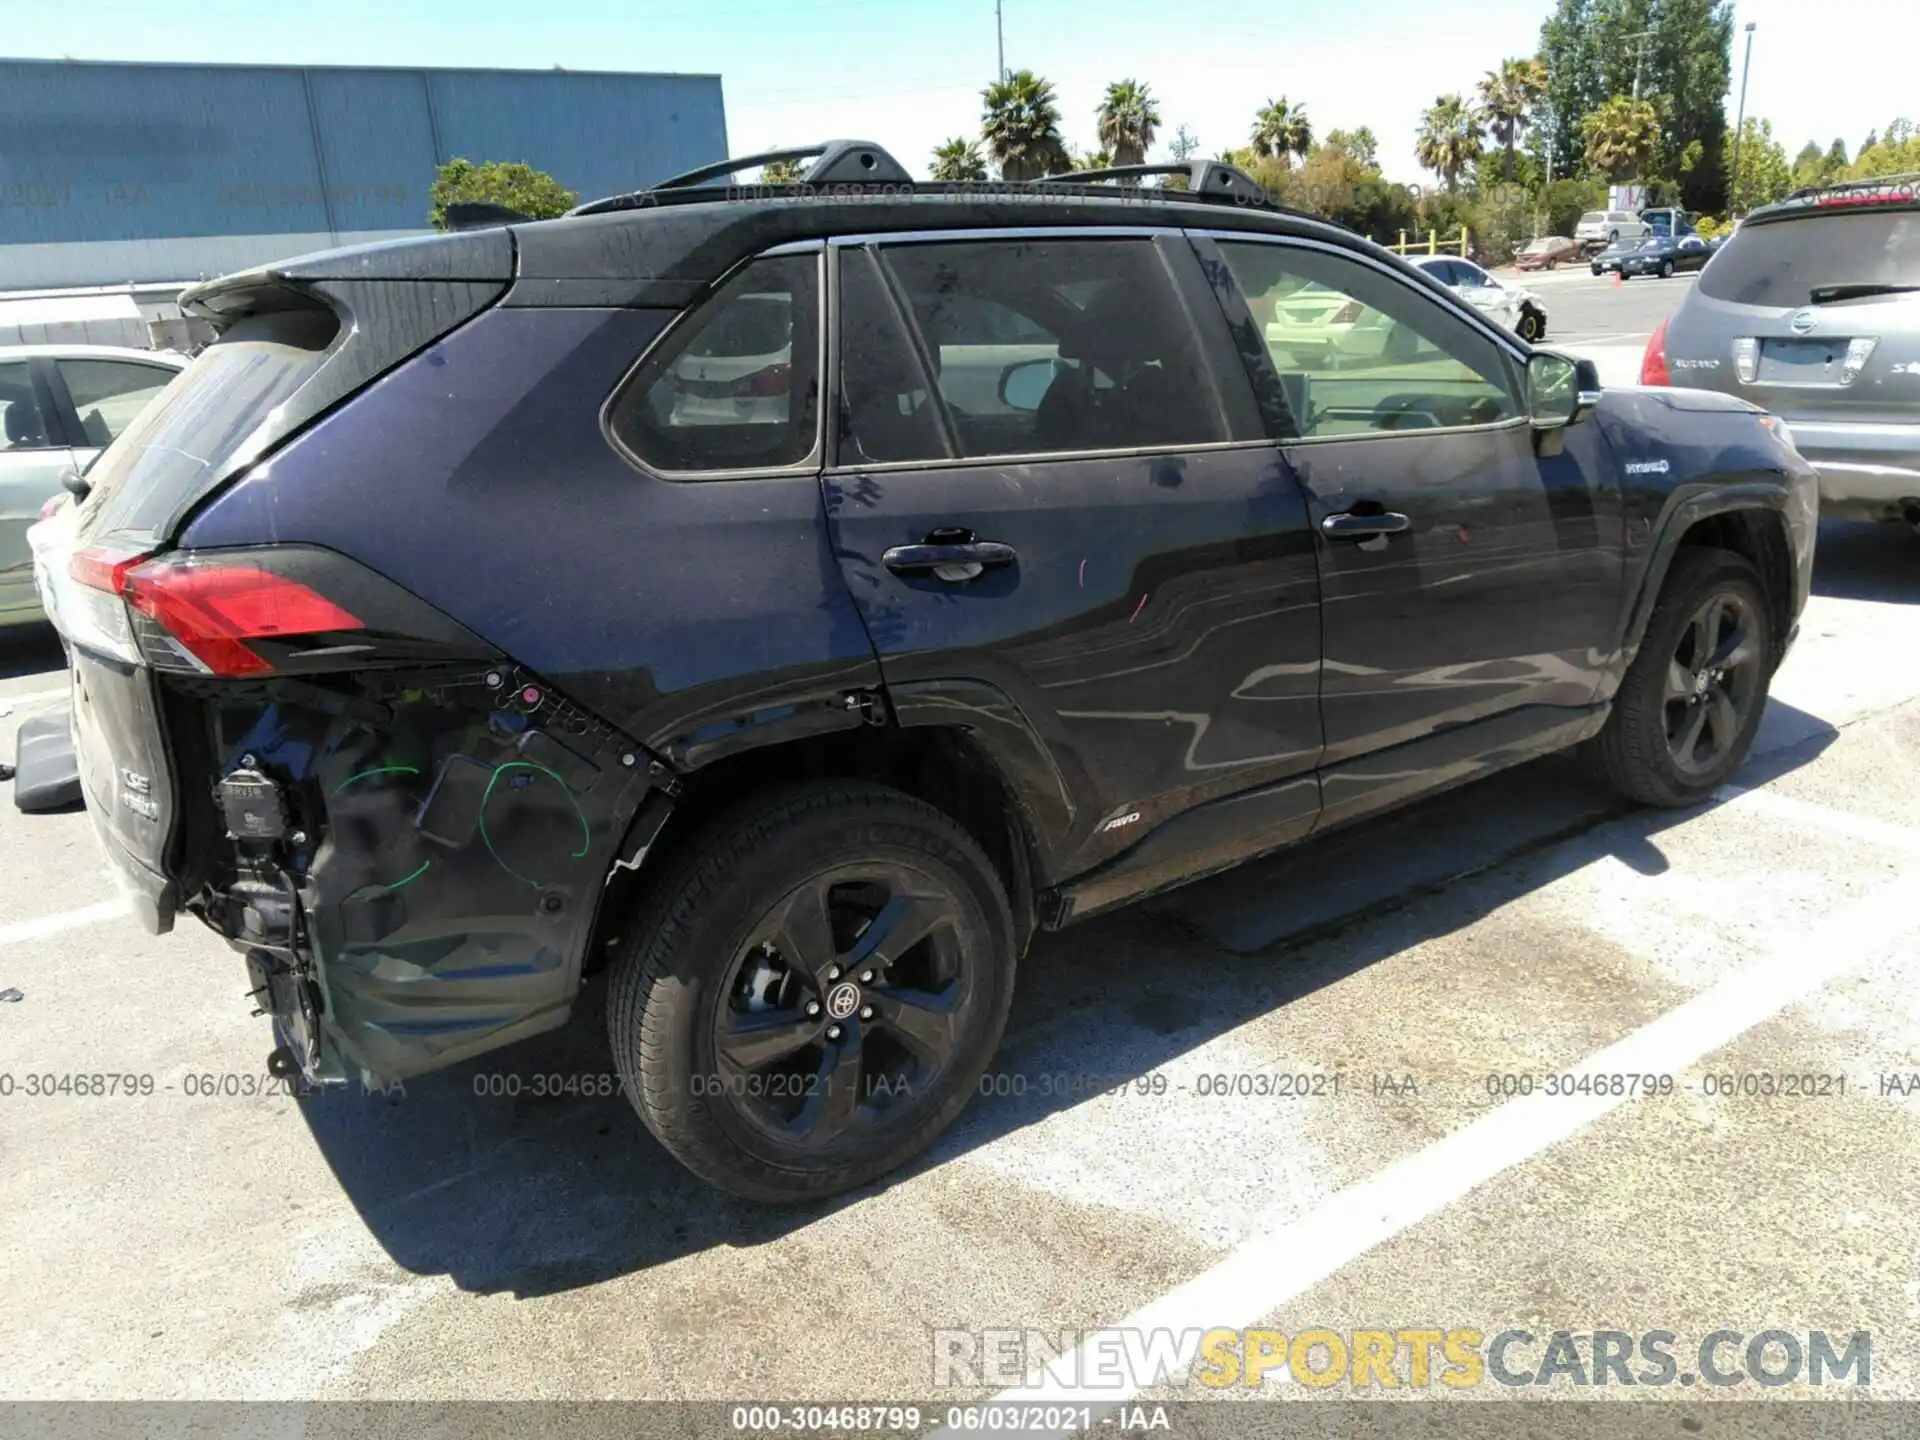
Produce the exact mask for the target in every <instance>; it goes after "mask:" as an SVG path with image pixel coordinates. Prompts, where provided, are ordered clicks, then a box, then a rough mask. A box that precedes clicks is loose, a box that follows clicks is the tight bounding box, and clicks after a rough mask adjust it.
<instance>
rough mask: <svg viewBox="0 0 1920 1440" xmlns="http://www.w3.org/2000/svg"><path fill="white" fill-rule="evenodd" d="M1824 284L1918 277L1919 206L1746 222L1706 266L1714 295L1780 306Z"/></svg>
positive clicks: (1704, 274)
mask: <svg viewBox="0 0 1920 1440" xmlns="http://www.w3.org/2000/svg"><path fill="white" fill-rule="evenodd" d="M1823 285H1920V210H1862V209H1852V210H1835V211H1832V212H1830V213H1828V214H1824V215H1822V214H1812V215H1804V216H1795V217H1794V218H1793V219H1791V220H1772V221H1766V220H1763V221H1761V222H1760V223H1758V224H1748V225H1742V226H1741V227H1740V229H1739V230H1737V231H1736V232H1735V233H1734V235H1733V238H1732V239H1730V240H1728V241H1727V243H1726V244H1725V245H1723V246H1721V247H1720V252H1719V254H1717V255H1715V256H1714V257H1713V263H1712V264H1711V265H1709V266H1707V268H1706V269H1705V270H1703V271H1701V272H1700V290H1701V293H1703V294H1705V295H1706V296H1708V297H1709V298H1711V299H1714V300H1728V301H1731V302H1733V303H1734V304H1736V305H1773V306H1779V307H1780V308H1782V309H1789V308H1792V307H1794V306H1799V305H1805V304H1808V303H1809V302H1810V301H1811V300H1812V298H1813V291H1814V290H1815V289H1817V288H1819V287H1820V286H1823Z"/></svg>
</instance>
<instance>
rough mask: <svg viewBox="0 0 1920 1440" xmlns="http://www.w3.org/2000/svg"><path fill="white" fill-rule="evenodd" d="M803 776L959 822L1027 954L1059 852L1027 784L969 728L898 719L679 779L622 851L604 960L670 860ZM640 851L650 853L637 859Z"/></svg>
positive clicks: (764, 750)
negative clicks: (1001, 895)
mask: <svg viewBox="0 0 1920 1440" xmlns="http://www.w3.org/2000/svg"><path fill="white" fill-rule="evenodd" d="M1036 743H1037V742H1036ZM803 780H855V781H868V782H871V783H874V784H879V785H885V786H887V787H889V788H891V789H894V790H898V791H900V792H901V793H902V794H905V795H909V796H912V797H913V798H915V799H917V800H921V801H924V802H925V803H927V804H929V805H931V806H933V807H934V808H935V809H936V810H939V811H940V812H941V813H943V814H945V815H947V816H949V817H950V818H951V819H953V820H954V821H956V822H957V823H958V824H959V825H960V827H961V828H962V829H964V830H965V831H966V832H967V834H968V835H969V836H971V837H972V838H973V840H974V841H975V842H976V843H977V844H978V845H979V846H980V847H981V849H982V850H984V851H985V852H986V854H987V858H988V859H989V860H990V861H991V862H992V863H993V866H994V869H995V871H996V872H997V873H998V875H999V877H1000V881H1001V884H1002V885H1003V886H1004V887H1005V889H1006V892H1007V896H1008V899H1009V901H1010V902H1011V904H1012V906H1013V912H1014V922H1015V927H1016V932H1017V938H1018V942H1019V945H1020V948H1021V949H1022V950H1023V951H1024V949H1025V946H1026V943H1027V941H1028V939H1029V938H1030V937H1031V935H1032V933H1033V931H1034V929H1035V927H1036V925H1037V916H1038V893H1039V891H1040V890H1041V889H1042V888H1043V887H1044V886H1046V885H1047V884H1048V883H1049V882H1050V879H1051V877H1052V875H1053V873H1054V861H1055V858H1056V854H1057V852H1056V851H1055V849H1054V848H1053V846H1052V845H1051V844H1050V843H1049V836H1048V834H1047V833H1046V831H1045V830H1044V829H1043V828H1042V825H1041V824H1040V822H1039V819H1038V817H1036V815H1035V813H1034V810H1035V807H1034V805H1033V804H1032V802H1031V799H1030V797H1028V796H1026V795H1025V794H1024V793H1023V792H1022V791H1021V790H1020V789H1018V788H1017V787H1018V786H1019V784H1020V780H1019V777H1018V776H1016V775H1012V774H1009V773H1008V771H1007V769H1006V767H1005V765H1004V762H1003V761H1002V759H1001V758H1000V757H998V756H996V754H995V753H994V750H993V748H992V747H991V746H990V745H988V744H986V743H983V742H982V740H981V738H980V737H979V735H978V734H977V733H976V732H975V731H974V730H972V729H970V728H969V727H966V726H962V725H959V724H953V723H948V724H944V725H932V724H921V725H906V724H888V725H884V726H867V727H863V728H861V729H858V730H852V731H845V732H840V733H836V734H828V735H816V736H808V737H805V738H802V739H796V740H788V741H782V742H779V743H775V744H770V745H765V746H761V747H758V748H755V749H751V750H746V751H741V752H736V753H734V754H731V755H728V756H726V757H724V758H722V759H717V760H715V761H713V762H712V763H711V764H708V765H705V766H703V767H701V768H699V769H697V770H694V771H692V772H691V773H688V774H683V775H681V776H679V777H678V780H677V787H676V788H677V793H676V794H674V795H673V796H672V797H671V802H670V805H669V804H663V805H662V807H661V809H664V810H665V813H661V809H656V810H654V811H652V812H651V813H650V812H649V810H648V809H646V808H644V807H643V809H642V811H641V813H640V814H639V815H637V816H636V817H635V819H634V822H633V828H632V829H631V830H630V831H629V835H628V839H627V840H626V842H625V843H623V845H622V846H621V848H620V851H619V855H620V860H619V861H618V862H616V865H615V868H614V869H613V871H612V872H611V873H610V874H609V875H608V877H607V878H608V890H609V894H608V896H607V899H606V901H605V903H603V905H602V907H601V918H600V923H599V925H598V927H597V930H596V933H595V936H594V940H593V944H592V946H591V952H592V959H593V961H594V962H595V963H596V964H598V963H604V961H605V959H606V958H607V957H608V956H610V955H611V954H613V953H615V952H617V950H618V947H619V944H620V942H621V939H622V936H623V934H624V933H625V932H626V931H627V930H628V929H629V928H630V926H631V922H632V920H633V917H634V916H635V915H636V914H637V913H638V911H640V910H641V909H643V908H645V903H646V900H647V898H648V896H649V894H650V892H651V890H652V888H653V884H654V882H655V881H656V880H657V879H658V877H659V875H660V873H661V872H662V871H663V870H664V869H665V868H666V867H665V866H664V865H663V864H662V863H660V859H663V858H664V856H665V855H666V854H668V853H671V852H672V851H673V850H674V849H675V848H676V847H678V846H679V845H681V844H684V843H687V842H689V841H690V840H691V839H692V837H694V836H695V835H696V834H697V833H699V832H700V831H701V830H702V829H703V828H704V827H705V826H706V825H707V823H708V822H709V821H711V820H712V819H713V818H714V817H716V816H718V815H721V814H723V813H724V812H726V811H728V810H730V809H732V808H734V807H735V806H736V805H738V804H740V803H741V802H743V801H746V800H748V799H750V798H751V797H752V796H754V795H756V794H760V793H764V792H768V791H772V790H775V789H778V788H782V787H785V786H790V785H792V784H793V783H794V782H796V781H803ZM656 793H658V792H656ZM642 847H644V850H643V848H642ZM636 853H640V854H641V855H642V856H643V858H642V860H641V862H640V863H637V864H636V863H635V857H636ZM644 856H655V857H660V858H659V859H655V860H653V861H647V860H646V859H645V858H644Z"/></svg>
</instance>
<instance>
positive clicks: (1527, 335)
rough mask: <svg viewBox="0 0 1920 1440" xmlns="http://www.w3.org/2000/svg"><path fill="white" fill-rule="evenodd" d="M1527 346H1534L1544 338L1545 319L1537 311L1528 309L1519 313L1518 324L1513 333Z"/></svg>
mask: <svg viewBox="0 0 1920 1440" xmlns="http://www.w3.org/2000/svg"><path fill="white" fill-rule="evenodd" d="M1514 333H1516V334H1517V335H1519V337H1520V338H1521V339H1522V340H1524V341H1526V342H1527V343H1528V344H1529V345H1532V344H1536V343H1538V342H1539V341H1540V340H1542V339H1544V338H1545V337H1546V333H1547V317H1546V316H1544V315H1542V314H1541V313H1540V312H1539V311H1538V310H1534V309H1532V308H1528V309H1526V310H1522V311H1521V312H1520V323H1519V325H1518V326H1517V327H1515V332H1514Z"/></svg>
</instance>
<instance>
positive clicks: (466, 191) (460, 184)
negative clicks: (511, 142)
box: [427, 156, 580, 230]
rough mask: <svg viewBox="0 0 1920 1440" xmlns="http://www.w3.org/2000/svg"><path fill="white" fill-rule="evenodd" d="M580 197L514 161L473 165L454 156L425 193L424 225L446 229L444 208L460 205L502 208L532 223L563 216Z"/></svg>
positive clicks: (547, 175) (550, 178)
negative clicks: (504, 207)
mask: <svg viewBox="0 0 1920 1440" xmlns="http://www.w3.org/2000/svg"><path fill="white" fill-rule="evenodd" d="M579 201H580V197H579V196H578V195H576V194H575V193H574V192H573V191H571V190H569V189H567V188H566V186H564V185H562V184H561V183H560V182H559V181H558V180H556V179H554V178H553V177H552V176H551V175H549V174H547V172H546V171H544V170H536V169H534V168H533V167H532V166H531V165H523V164H521V163H520V162H519V161H518V160H488V161H485V162H484V163H482V164H479V165H476V164H474V163H473V161H471V160H468V159H466V158H464V157H461V156H456V157H455V158H453V159H452V160H449V161H447V163H446V164H444V165H442V166H441V167H440V169H439V170H438V171H437V172H436V173H435V175H434V177H433V186H432V188H431V189H430V190H428V191H427V204H428V207H429V208H428V210H427V221H428V223H429V224H431V225H432V226H433V228H434V229H436V230H444V229H446V228H447V206H449V205H454V204H459V203H462V202H465V203H468V204H473V203H480V204H487V205H504V206H506V207H507V208H508V209H509V210H517V211H519V212H520V213H521V214H522V215H526V216H528V217H530V218H532V219H535V220H551V219H553V218H554V217H555V216H556V215H564V214H566V213H567V211H569V210H571V209H572V208H573V207H574V206H575V205H577V204H578V203H579Z"/></svg>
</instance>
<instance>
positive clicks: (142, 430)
mask: <svg viewBox="0 0 1920 1440" xmlns="http://www.w3.org/2000/svg"><path fill="white" fill-rule="evenodd" d="M272 319H273V320H274V321H275V322H277V323H275V324H272V325H269V323H268V322H267V321H243V322H242V323H241V324H239V325H236V326H234V327H233V329H232V330H230V331H229V332H228V337H227V338H224V339H222V340H221V341H220V342H219V343H218V344H216V345H212V346H210V347H208V348H207V349H206V350H205V351H203V352H202V353H201V354H200V356H199V358H198V359H196V360H195V361H194V362H193V363H192V364H191V365H189V366H188V367H187V368H186V370H184V371H183V372H182V373H181V375H180V378H179V379H177V380H176V381H174V382H173V384H172V385H170V386H169V387H168V388H167V389H166V390H164V391H162V392H161V393H160V395H159V397H158V398H157V399H156V400H155V401H154V402H153V403H152V404H151V405H148V406H147V407H146V408H145V409H143V410H141V411H140V413H139V415H138V416H137V417H136V418H135V419H134V420H133V422H132V423H131V424H130V425H129V426H128V427H127V428H126V430H125V431H124V432H122V434H121V435H120V436H119V438H118V439H116V440H115V441H114V442H113V443H112V444H111V445H109V446H108V447H107V448H106V449H105V450H103V451H102V452H101V453H100V458H99V459H98V460H97V461H95V462H94V464H93V466H92V467H91V468H90V469H89V470H88V471H87V484H88V486H89V490H88V495H87V502H86V507H85V511H84V512H83V518H82V524H83V525H84V526H85V527H86V529H87V531H88V533H90V534H91V533H98V534H103V535H104V534H107V533H118V534H134V535H158V534H159V533H160V530H161V529H162V527H164V526H165V525H166V523H167V521H168V520H169V519H170V518H171V517H172V515H173V514H174V513H175V512H176V511H177V510H178V508H179V506H180V503H181V501H182V500H183V499H188V498H190V497H191V496H193V495H195V494H196V493H198V492H199V491H200V490H201V489H202V488H204V486H205V484H206V483H207V482H208V481H209V480H211V479H212V478H214V477H215V476H216V475H217V474H218V473H219V472H220V471H221V470H222V469H223V468H224V467H225V466H226V465H227V463H228V462H229V461H231V460H233V459H234V458H235V457H236V456H238V455H239V453H240V450H241V448H242V447H243V446H244V445H245V444H246V442H247V439H248V437H250V436H251V435H252V434H253V433H254V432H255V431H256V430H258V429H259V428H260V426H261V424H262V423H263V422H264V421H265V420H266V419H267V418H268V416H269V415H270V414H271V412H272V411H273V409H274V407H275V406H277V405H279V404H280V403H281V402H282V401H284V400H285V399H287V397H288V396H290V395H292V394H293V392H294V391H295V390H297V389H299V388H300V386H301V385H302V384H303V383H304V382H305V381H306V380H307V379H308V377H310V376H311V375H312V374H313V372H314V371H315V370H317V369H318V368H319V367H320V364H321V362H322V360H323V359H324V358H325V355H326V351H325V347H324V338H323V337H322V336H319V335H316V336H313V337H308V336H306V335H305V334H303V333H297V332H295V333H290V331H292V329H293V327H292V326H290V324H289V321H288V318H287V317H272ZM317 328H318V327H317ZM332 328H333V327H332V322H331V320H327V321H326V322H325V325H324V331H325V335H326V336H330V335H331V333H332ZM268 337H272V338H268ZM310 338H321V339H322V344H320V345H318V346H314V347H313V348H309V347H308V346H307V345H305V344H301V343H290V342H298V341H301V340H306V339H310Z"/></svg>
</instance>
